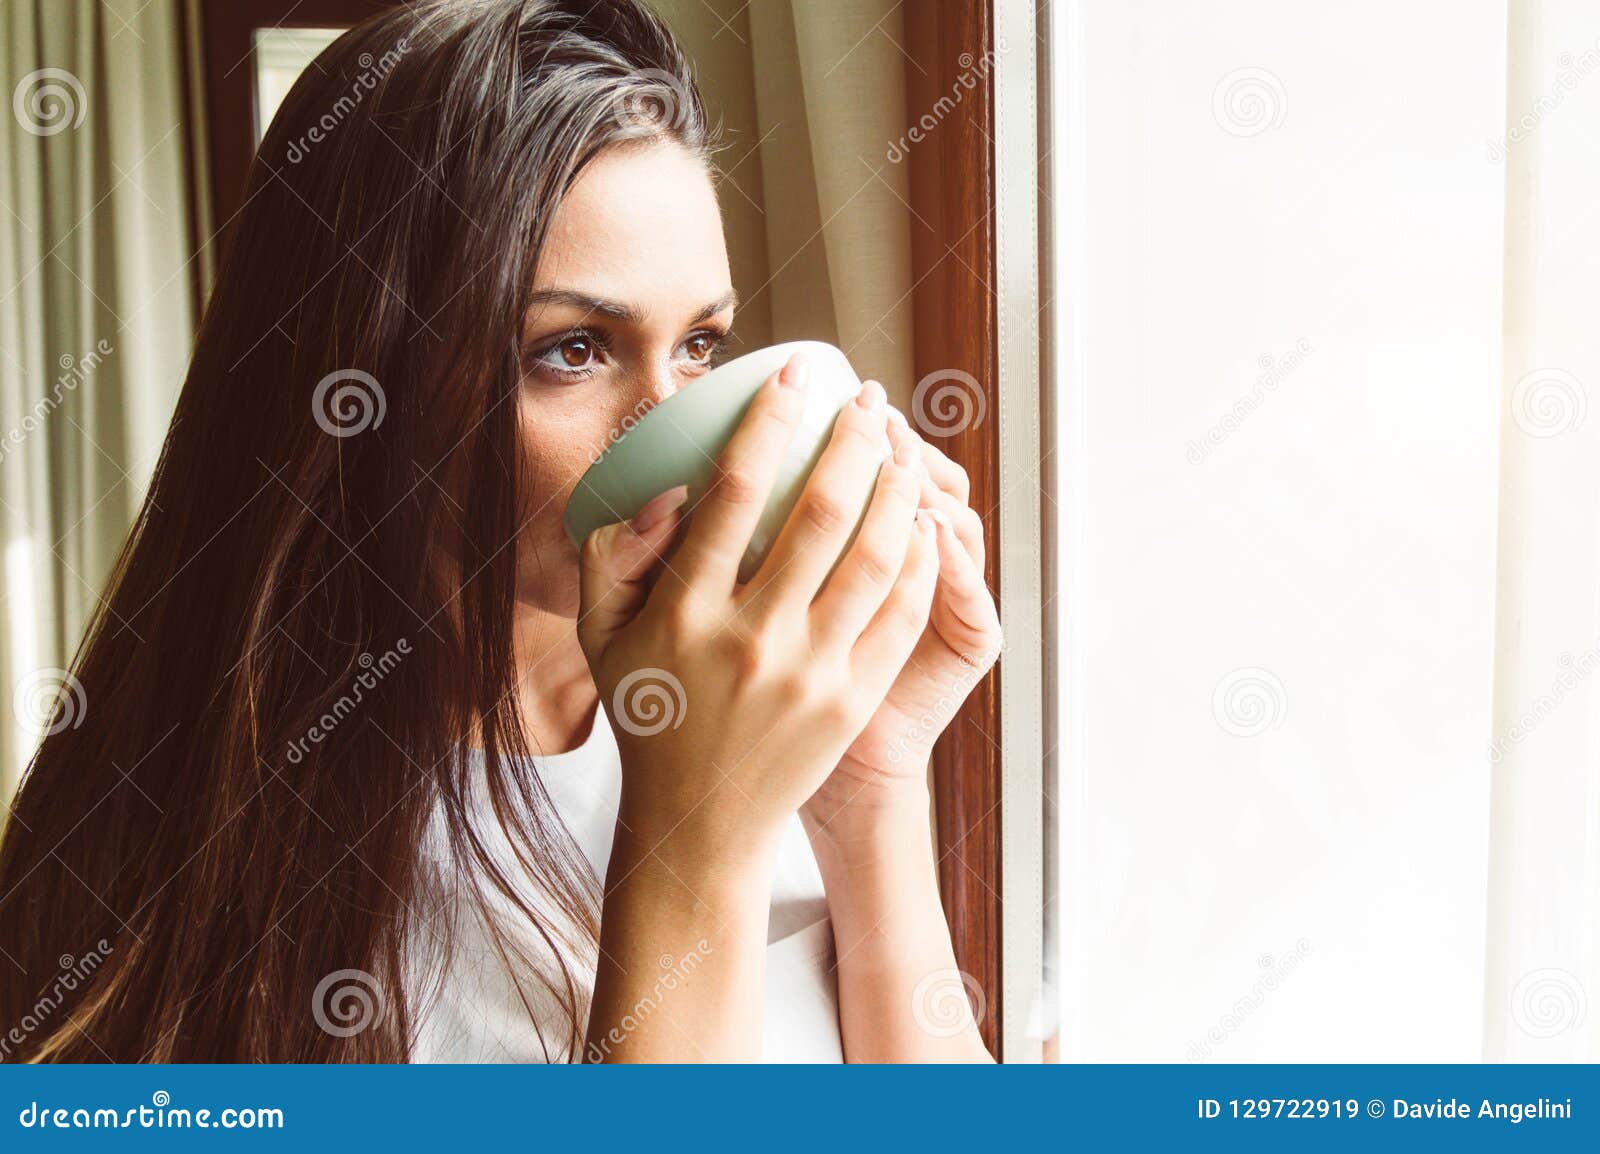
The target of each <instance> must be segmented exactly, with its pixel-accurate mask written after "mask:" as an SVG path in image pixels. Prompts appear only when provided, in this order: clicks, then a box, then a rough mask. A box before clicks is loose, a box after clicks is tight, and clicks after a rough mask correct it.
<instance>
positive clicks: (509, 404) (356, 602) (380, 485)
mask: <svg viewBox="0 0 1600 1154" xmlns="http://www.w3.org/2000/svg"><path fill="white" fill-rule="evenodd" d="M705 135H706V130H705V124H704V116H703V112H702V109H701V105H700V102H699V97H698V95H697V93H696V90H695V87H694V84H693V81H692V79H691V76H690V72H689V68H688V66H687V64H686V62H685V60H684V58H683V56H682V53H681V52H680V51H679V49H678V47H677V45H676V44H675V43H674V41H673V39H672V37H671V35H670V34H669V33H668V31H667V30H666V29H665V28H664V27H663V26H662V24H661V23H660V22H659V20H658V19H657V18H656V17H655V16H653V15H652V14H651V13H650V12H649V11H648V9H646V8H645V7H644V6H643V5H642V4H640V3H637V2H635V0H450V2H443V3H422V4H413V5H410V6H403V7H399V8H396V9H393V10H392V11H390V12H388V13H386V14H384V15H382V16H380V17H377V18H375V19H373V20H371V21H369V22H368V23H366V24H364V25H362V26H361V27H359V28H356V29H354V30H352V31H351V32H350V33H348V34H347V35H345V36H343V37H341V38H340V39H339V40H338V42H337V43H335V44H334V45H332V46H331V47H330V48H329V49H328V50H327V51H326V52H324V53H323V54H322V55H321V56H320V57H319V58H318V59H317V61H316V63H315V64H314V65H313V66H312V67H310V68H308V69H307V70H306V73H305V75H304V76H303V77H302V78H301V79H300V81H299V82H298V83H297V84H296V85H295V87H294V89H293V91H292V92H291V93H290V94H289V96H288V99H287V100H286V101H285V103H284V105H283V107H282V109H281V110H280V111H279V113H278V115H277V117H276V119H275V120H274V122H273V125H272V128H271V130H270V131H269V132H268V133H267V136H266V139H265V140H264V142H263V143H262V145H261V148H260V150H259V153H258V155H257V158H256V161H255V163H254V166H253V169H252V174H251V177H250V180H249V183H248V187H247V188H246V200H245V204H244V206H243V208H242V209H241V210H240V212H239V214H238V216H237V218H236V219H235V220H234V221H233V223H232V225H231V240H230V246H229V252H228V254H227V257H226V259H225V262H224V268H223V271H222V273H221V276H220V278H219V281H218V283H217V286H216V289H215V292H214V295H213V296H212V298H211V301H210V303H209V306H208V308H207V310H206V314H205V319H204V322H203V324H202V326H201V331H200V336H199V340H198V343H197V346H196V349H195V353H194V359H193V362H192V364H191V366H190V369H189V374H188V377H187V379H186V380H185V382H184V386H183V391H182V395H181V397H180V398H179V401H178V405H177V411H176V414H175V416H174V418H173V422H172V427H171V429H170V431H169V432H168V435H167V440H166V444H165V446H164V449H163V452H162V455H161V459H160V463H159V464H158V466H157V468H156V470H155V476H154V480H153V482H152V485H151V488H150V492H149V496H148V499H147V500H146V501H145V503H144V507H143V509H142V510H141V512H140V515H139V518H138V520H137V523H136V524H135V526H134V528H133V531H132V533H131V534H130V537H129V540H128V543H127V545H126V547H125V549H124V552H123V554H122V556H121V558H120V560H119V562H118V565H117V568H116V571H115V574H114V576H113V578H112V580H111V583H110V587H109V589H108V591H107V592H106V594H105V597H104V599H103V601H102V603H101V606H102V607H101V609H100V612H99V613H98V615H97V616H96V618H95V620H94V621H93V623H92V624H91V626H90V628H89V630H88V632H87V635H86V639H85V641H84V643H83V645H82V647H81V649H80V651H79V653H78V655H77V657H76V659H75V660H74V662H73V664H72V669H71V679H70V680H71V684H70V686H69V688H68V689H67V690H65V691H64V692H63V695H62V697H61V699H60V702H59V710H58V712H56V713H55V714H54V716H53V723H52V724H51V725H50V729H51V730H52V731H53V732H51V733H50V734H49V735H48V736H47V737H46V739H45V740H44V742H43V744H42V746H41V748H40V749H39V751H38V753H37V754H36V756H35V757H34V759H33V762H32V765H31V767H30V770H29V772H28V774H27V776H26V777H25V779H24V781H23V783H22V787H21V791H20V793H19V794H18V796H17V798H16V802H15V807H14V811H13V816H12V818H11V819H10V821H9V823H8V827H7V831H6V834H5V839H4V842H3V843H0V945H3V949H4V953H5V954H6V955H7V956H8V957H9V958H10V959H11V960H10V961H0V1030H5V1029H7V1028H10V1030H11V1032H10V1034H9V1035H0V1043H3V1048H0V1060H19V1059H20V1060H30V1059H44V1060H71V1061H75V1060H88V1061H93V1060H99V1059H114V1060H118V1061H137V1060H141V1059H142V1060H157V1061H195V1060H206V1061H256V1060H259V1061H327V1060H403V1059H405V1058H406V1057H407V1056H408V1055H409V1052H410V1047H411V1044H412V1037H413V1030H414V1027H415V1024H416V1020H417V1016H418V1007H417V1006H416V1005H414V1004H413V1002H414V1001H416V1000H417V999H416V998H415V997H414V996H408V992H412V993H414V991H415V990H416V989H418V987H419V983H418V974H419V959H418V957H416V956H414V951H412V950H411V949H410V948H409V946H408V943H412V942H414V941H416V940H417V939H418V936H419V935H422V937H423V938H424V940H433V938H432V935H435V934H437V933H439V932H440V931H441V930H447V929H448V926H449V923H450V920H451V919H449V918H445V919H442V920H441V921H439V922H438V923H437V924H435V925H428V924H425V923H426V922H427V921H428V919H429V918H430V917H431V915H432V913H433V910H431V909H428V908H421V907H420V906H419V901H420V900H421V895H422V892H423V890H424V884H423V883H424V881H425V878H424V876H423V875H424V872H425V871H426V869H427V868H428V867H427V864H426V862H425V861H424V860H423V858H424V857H425V855H423V854H421V853H420V852H419V846H420V845H422V844H423V839H424V836H425V834H427V833H428V831H429V830H430V829H431V828H442V829H443V830H444V834H445V838H446V844H447V847H448V851H449V852H448V853H447V854H445V855H443V857H444V859H445V860H447V861H453V862H456V863H465V864H463V865H461V871H460V872H461V873H462V874H463V875H464V876H463V877H457V878H455V879H454V882H455V884H457V885H462V884H464V885H465V892H468V893H470V894H471V895H472V896H473V898H474V900H475V902H476V903H477V907H476V908H480V909H481V910H482V912H483V915H484V916H485V917H486V918H487V919H488V921H489V923H490V925H491V928H493V930H494V933H495V941H496V943H497V945H498V947H499V949H500V950H501V951H502V955H503V957H504V958H505V960H507V961H508V962H511V963H513V967H512V968H513V971H514V972H516V973H523V974H527V973H538V974H543V975H544V976H543V977H542V978H540V979H538V980H539V981H542V982H543V983H545V988H543V989H533V990H525V991H524V993H523V1001H524V1004H525V1006H529V1007H531V1006H532V1004H533V1002H534V1000H539V1001H541V1002H544V1003H545V1004H548V999H549V998H551V997H554V998H555V999H556V1000H557V1001H558V1002H559V1004H560V1005H561V1006H562V1007H563V1008H564V1010H565V1012H566V1013H567V1015H568V1017H569V1019H570V1031H569V1036H567V1037H564V1038H562V1037H555V1038H552V1037H545V1038H544V1042H545V1045H546V1048H547V1051H548V1052H549V1053H550V1054H551V1055H552V1056H557V1057H559V1056H561V1055H563V1054H566V1055H569V1056H570V1055H573V1054H575V1053H576V1052H577V1050H578V1048H579V1043H580V1041H581V1038H580V1031H581V1029H582V1019H583V1017H584V1016H585V1014H586V1007H585V1006H584V1005H583V999H584V994H583V988H584V983H583V982H582V980H581V979H580V978H579V977H578V976H576V975H574V973H573V972H572V969H573V967H572V966H571V965H570V964H566V963H562V964H560V965H559V966H558V967H556V968H555V969H554V970H553V971H552V970H551V969H550V967H547V966H539V965H536V964H534V960H533V959H531V958H529V957H527V956H526V955H527V954H528V953H530V952H537V951H542V952H543V953H545V954H553V955H554V956H556V957H557V958H558V959H559V958H560V957H562V956H563V954H564V953H565V954H568V955H570V947H571V945H572V942H571V940H570V939H571V938H572V936H573V935H574V934H576V935H577V936H579V937H582V938H584V939H585V940H592V939H593V937H594V935H595V933H596V930H597V921H598V887H597V883H596V880H595V878H594V876H593V872H592V870H591V869H590V868H589V867H588V865H587V864H586V863H585V861H584V860H583V858H582V855H581V853H579V851H578V850H577V849H576V847H575V846H574V845H573V843H572V842H571V840H570V838H568V837H567V836H566V834H565V832H564V830H563V829H562V827H561V823H560V822H559V820H558V819H556V818H555V817H554V816H553V813H552V811H551V809H550V807H549V805H548V802H547V799H545V798H544V796H543V794H542V790H541V788H540V787H539V785H538V782H537V780H536V779H535V777H534V775H533V774H532V773H531V770H530V769H529V767H528V763H527V760H526V758H527V755H528V753H529V752H530V748H531V746H532V744H533V743H532V741H531V739H530V735H529V734H528V733H527V732H526V731H525V729H524V726H523V725H522V724H521V722H520V720H519V717H518V711H517V709H516V707H515V704H514V703H515V701H516V694H515V692H514V690H515V688H516V682H517V675H516V669H515V667H514V660H513V651H512V613H513V603H514V590H515V573H516V554H517V549H516V547H515V543H516V539H517V535H518V530H519V528H520V527H521V526H522V525H523V524H524V522H525V519H526V517H527V515H528V512H529V510H528V509H527V507H526V502H525V497H526V494H524V493H523V492H522V489H521V487H520V486H521V480H520V476H519V473H520V470H519V459H520V456H521V454H520V452H519V420H518V406H517V404H516V399H515V398H516V392H517V388H518V384H519V379H520V375H521V372H520V370H521V365H520V361H519V351H520V337H521V329H522V321H523V316H524V313H525V312H526V310H527V307H528V303H529V302H528V292H529V290H530V288H531V285H532V281H533V272H534V267H535V263H536V259H537V256H538V253H539V249H540V245H541V243H542V238H543V236H544V233H545V230H546V228H547V226H548V223H549V220H550V218H551V214H552V212H553V210H554V209H555V207H556V205H557V204H558V203H559V201H560V199H561V197H562V196H563V194H564V193H565V191H566V190H567V189H568V188H569V187H570V186H571V184H572V182H573V180H574V178H575V176H576V175H577V174H578V173H579V171H580V170H581V169H582V168H583V167H584V165H585V164H586V163H587V162H588V161H589V160H590V159H592V158H593V157H594V156H595V155H596V154H597V153H598V152H599V151H600V150H602V149H605V148H608V147H613V146H628V144H629V142H632V141H638V140H641V139H646V138H659V137H663V136H665V137H668V138H670V139H673V140H675V141H677V142H678V143H680V144H682V145H684V146H686V147H689V148H692V149H695V150H697V151H703V149H704V147H705ZM643 194H644V192H643V190H641V195H643ZM472 743H477V744H481V745H482V747H483V757H484V759H485V762H486V765H487V783H488V789H489V793H490V799H489V800H490V802H491V803H492V812H494V813H495V814H497V815H499V818H500V820H501V822H502V823H503V824H504V825H505V827H506V831H507V834H508V835H509V837H510V839H511V842H512V844H513V845H514V846H515V847H516V850H517V852H516V857H517V859H518V861H517V862H516V863H514V864H508V863H506V862H505V860H504V858H503V855H502V856H500V857H498V858H497V856H496V855H495V854H494V852H493V851H492V850H490V849H489V848H487V847H486V843H485V838H484V834H483V831H482V830H481V829H480V828H479V827H478V825H477V824H476V823H475V821H474V818H473V812H474V806H473V805H472V804H471V803H470V797H471V788H472V787H471V785H470V782H471V780H472V769H471V765H472V763H471V758H470V756H469V755H468V753H467V746H468V745H469V744H472ZM435 823H438V824H437V825H436V824H435ZM519 871H525V873H526V876H527V877H532V878H534V879H536V881H537V883H538V888H539V891H540V893H541V895H542V897H541V900H539V901H529V900H528V899H527V897H526V892H527V885H526V884H525V883H526V877H524V878H518V877H514V876H511V875H513V874H516V873H518V872H519ZM464 879H465V880H464ZM503 899H509V900H510V901H512V902H513V903H514V904H515V906H516V907H517V908H518V909H519V910H520V911H521V917H522V918H525V919H526V921H527V923H528V924H531V925H532V926H534V927H535V929H536V934H532V935H529V934H523V935H521V939H522V940H521V941H519V935H518V934H516V933H511V932H507V928H506V927H505V926H504V925H502V924H501V923H502V922H504V921H506V920H508V919H507V918H505V917H504V915H503V914H502V916H501V917H499V918H496V917H495V916H494V915H493V913H492V912H491V911H492V909H493V908H499V909H501V910H502V911H503V910H504V909H505V905H504V900H503ZM540 938H542V939H543V941H542V942H540V941H539V939H540ZM428 953H429V956H430V957H431V956H432V955H431V951H429V952H428ZM91 956H92V957H93V959H94V965H93V966H92V967H91V968H90V972H87V973H80V972H79V971H81V970H83V969H84V965H83V962H84V961H85V960H86V959H88V958H89V957H91ZM437 962H438V959H437V958H433V960H432V963H431V964H434V966H435V969H437V968H438V967H437ZM69 963H70V965H69ZM64 972H70V973H71V975H72V978H71V980H70V981H69V982H66V983H63V980H62V978H63V973H64ZM348 972H359V973H360V975H361V977H362V979H363V980H365V981H369V982H371V983H372V984H373V985H375V987H376V989H375V990H371V991H366V992H365V996H366V997H368V998H369V999H371V1000H372V1001H374V1002H376V1003H379V1004H380V1005H381V1009H382V1013H381V1014H376V1015H375V1016H376V1018H377V1020H376V1021H374V1022H372V1024H371V1026H370V1028H367V1029H362V1030H360V1031H359V1032H352V1031H350V1030H348V1029H342V1028H340V1026H341V1024H342V1019H341V1018H340V1017H339V1015H340V1013H341V1008H340V1007H338V1006H332V1007H330V1006H328V1005H327V999H328V997H329V990H328V985H329V982H330V980H334V979H336V978H337V977H338V975H340V974H342V973H348ZM335 994H337V991H335ZM377 1008H378V1006H373V1007H372V1009H374V1010H376V1009H377ZM346 1009H348V1007H346ZM531 1013H532V1010H531V1008H530V1015H531ZM18 1023H23V1024H24V1025H26V1026H27V1027H28V1028H27V1029H18V1028H17V1024H18ZM19 1039H20V1040H19Z"/></svg>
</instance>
